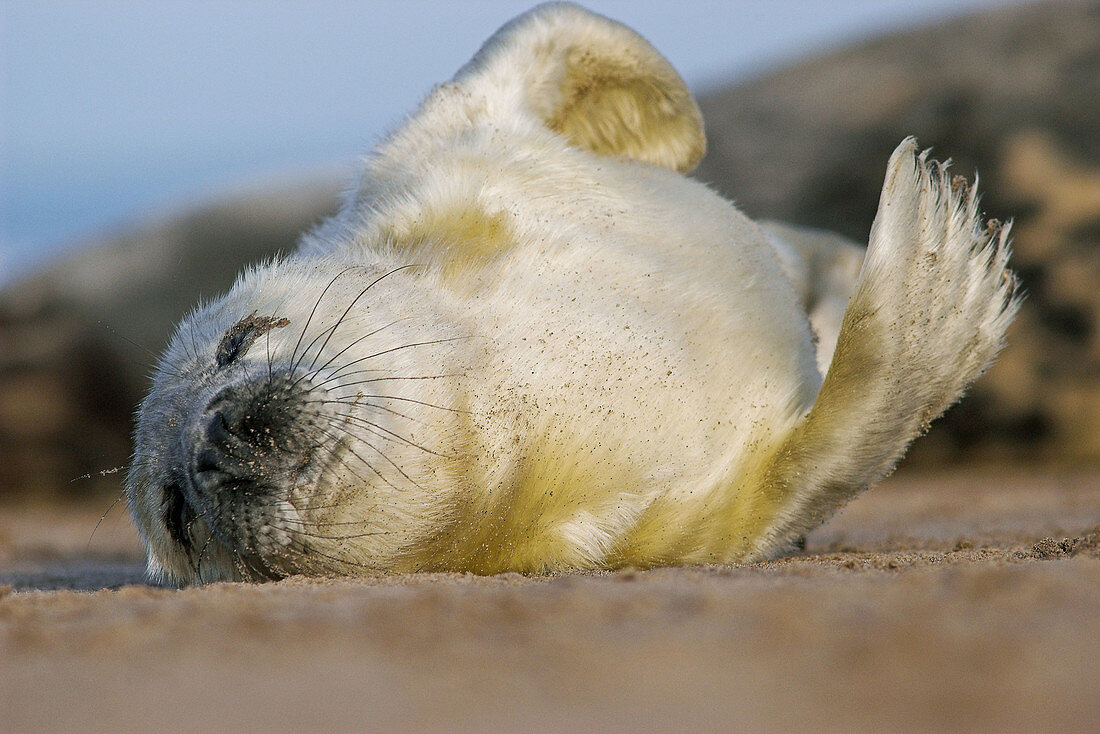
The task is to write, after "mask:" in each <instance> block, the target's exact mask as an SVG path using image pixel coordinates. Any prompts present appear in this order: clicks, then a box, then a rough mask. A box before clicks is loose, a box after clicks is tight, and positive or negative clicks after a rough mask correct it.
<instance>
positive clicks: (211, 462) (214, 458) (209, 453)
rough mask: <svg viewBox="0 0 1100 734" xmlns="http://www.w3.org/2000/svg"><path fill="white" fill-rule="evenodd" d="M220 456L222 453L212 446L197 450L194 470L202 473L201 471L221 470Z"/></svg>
mask: <svg viewBox="0 0 1100 734" xmlns="http://www.w3.org/2000/svg"><path fill="white" fill-rule="evenodd" d="M222 458H223V457H222V455H221V454H220V453H218V452H217V451H215V450H214V449H212V448H205V449H203V450H201V451H199V454H198V456H196V457H195V472H196V473H198V474H202V473H203V472H210V471H221V470H222Z"/></svg>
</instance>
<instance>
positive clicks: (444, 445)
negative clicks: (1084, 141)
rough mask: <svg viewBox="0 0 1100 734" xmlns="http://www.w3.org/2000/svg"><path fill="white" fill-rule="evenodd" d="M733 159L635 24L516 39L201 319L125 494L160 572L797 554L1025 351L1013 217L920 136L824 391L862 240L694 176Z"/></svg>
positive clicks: (523, 26) (886, 191) (885, 208)
mask: <svg viewBox="0 0 1100 734" xmlns="http://www.w3.org/2000/svg"><path fill="white" fill-rule="evenodd" d="M703 152H704V138H703V128H702V120H701V118H700V114H699V110H698V108H697V107H696V104H695V102H694V100H693V99H692V97H691V94H690V93H689V92H688V90H687V87H686V86H685V85H684V83H683V81H682V80H681V78H680V77H679V76H678V75H677V73H676V72H675V71H674V70H673V69H672V67H671V66H670V65H669V64H668V62H667V61H666V60H665V59H664V58H663V57H661V56H660V54H658V53H657V52H656V51H655V50H654V49H653V47H652V46H650V45H649V44H648V43H647V42H646V41H645V40H644V39H642V38H641V37H640V36H638V35H637V34H636V33H634V32H633V31H631V30H629V29H628V28H626V27H624V26H622V25H620V24H618V23H615V22H613V21H611V20H608V19H606V18H603V17H601V16H598V15H594V14H592V13H589V12H587V11H585V10H583V9H581V8H579V7H576V6H574V5H569V4H550V5H543V6H540V7H537V8H536V9H534V10H532V11H531V12H528V13H527V14H525V15H522V16H520V17H518V18H516V19H515V20H513V21H511V22H510V23H508V24H507V25H505V26H504V27H503V28H501V29H500V31H498V32H497V33H496V34H495V35H494V36H493V37H492V38H490V39H489V41H488V42H487V43H486V44H485V45H484V46H483V47H482V49H481V50H480V51H479V52H478V53H477V54H476V55H475V56H474V57H473V59H472V60H471V61H470V62H469V63H468V64H467V65H466V66H464V67H463V68H462V69H460V70H459V71H458V73H457V74H456V75H455V77H454V78H453V79H452V80H451V81H449V82H446V83H444V84H441V85H439V86H438V87H437V88H436V89H435V90H433V91H432V92H431V93H430V94H429V95H428V97H427V98H426V99H425V101H424V102H423V103H422V104H421V106H420V107H419V109H418V110H417V111H416V112H415V113H414V114H413V115H412V116H411V117H410V118H409V119H408V120H407V121H406V122H405V123H404V124H403V125H401V126H400V127H399V128H398V129H397V130H396V131H394V132H393V133H392V134H391V135H390V136H389V137H388V138H387V139H386V140H385V141H384V142H382V143H381V144H380V145H379V146H378V147H377V149H376V150H375V151H374V152H373V153H372V154H370V156H369V157H368V158H367V159H366V162H365V170H364V172H363V174H362V178H361V180H360V181H359V182H358V184H357V186H355V187H354V188H353V189H352V190H351V191H350V192H349V193H348V195H347V197H346V199H345V201H344V202H343V205H342V207H341V210H340V212H339V213H338V214H337V215H336V216H335V217H334V218H333V219H331V220H330V221H328V222H326V223H325V224H323V225H322V226H320V227H319V228H318V229H317V230H316V231H314V232H312V233H309V234H307V235H305V236H304V238H303V240H302V242H301V246H300V248H299V250H298V251H297V252H296V253H295V254H293V255H290V256H288V257H285V258H281V259H278V260H276V261H274V262H268V263H264V264H261V265H258V266H255V267H253V268H251V269H249V270H247V271H246V272H245V273H243V274H242V275H241V276H240V278H239V279H238V281H237V282H236V284H235V285H234V286H233V287H232V289H231V290H230V291H229V293H228V294H226V295H225V296H223V297H221V298H217V299H215V300H214V301H212V302H210V303H206V304H204V305H201V306H199V307H198V308H196V309H195V310H194V311H193V312H192V313H191V314H190V315H189V316H187V317H186V318H185V319H184V320H183V322H182V323H181V324H180V326H179V327H178V329H177V330H176V332H175V334H174V336H173V338H172V340H171V342H170V344H169V346H168V348H167V350H166V352H165V354H164V355H163V358H162V359H161V361H160V363H159V365H158V367H157V369H156V372H155V375H154V379H153V384H152V389H151V391H150V393H149V395H148V397H146V399H145V400H144V401H143V402H142V404H141V406H140V409H139V413H138V418H137V427H136V431H135V451H134V460H133V463H132V466H131V468H130V470H129V473H128V476H127V480H126V492H127V499H128V504H129V507H130V511H131V513H132V515H133V519H134V521H135V523H136V525H137V527H138V530H139V532H140V534H141V537H142V540H143V542H144V544H145V548H146V550H147V555H148V569H149V573H150V575H151V576H152V577H154V578H157V579H164V580H169V581H172V582H176V583H202V582H208V581H215V580H233V579H236V580H241V579H244V580H260V579H274V578H280V577H283V576H286V575H290V574H311V575H355V574H375V573H380V572H409V571H417V570H437V571H438V570H452V571H466V572H474V573H483V574H487V573H496V572H501V571H508V570H511V571H519V572H524V573H544V572H555V571H566V570H573V569H600V568H614V567H618V566H624V565H634V566H640V567H649V566H655V565H660V564H702V563H728V562H739V561H750V560H755V559H765V558H771V557H774V556H776V555H779V554H781V553H783V552H785V551H787V550H789V549H790V548H791V547H793V546H794V545H795V544H796V543H797V542H798V539H799V538H801V537H803V536H804V534H805V533H806V532H807V531H809V530H810V529H812V528H813V527H815V526H817V525H818V524H820V523H821V522H823V521H824V520H825V519H826V518H828V517H829V516H830V514H832V513H833V512H834V511H835V510H836V509H837V508H838V507H840V506H841V505H842V504H843V503H844V502H845V501H846V500H848V499H850V498H851V497H853V496H854V495H856V494H857V493H858V492H860V491H862V490H863V489H865V488H866V487H868V486H869V485H870V484H872V483H874V482H875V481H877V480H878V479H880V478H881V477H883V476H884V475H885V474H886V473H887V472H889V471H890V470H891V469H892V468H893V467H894V465H895V464H896V462H897V461H898V460H899V458H900V457H901V456H902V454H903V452H904V451H905V449H906V447H907V446H908V445H909V443H910V442H911V441H912V440H913V439H914V438H915V437H916V436H917V435H918V434H920V433H921V432H922V431H924V430H925V429H926V428H927V426H928V424H929V422H930V421H931V420H933V419H934V418H935V417H937V416H938V415H940V413H942V412H943V410H944V409H946V408H947V407H948V406H949V405H950V404H951V403H953V402H954V401H955V400H957V399H958V398H959V397H960V396H961V395H962V393H963V391H964V389H965V388H966V387H967V385H968V384H969V383H970V382H971V381H972V380H974V379H975V378H976V377H977V376H978V375H979V374H981V372H982V371H983V370H984V369H985V368H986V366H988V365H989V363H990V362H991V360H992V359H993V358H994V356H995V355H996V353H997V352H998V350H999V349H1000V348H1001V346H1002V341H1003V335H1004V332H1005V329H1006V328H1007V327H1008V325H1009V322H1010V321H1011V320H1012V317H1013V314H1014V313H1015V311H1016V306H1017V299H1016V296H1015V295H1014V293H1015V280H1014V278H1013V276H1012V275H1011V273H1010V272H1009V271H1008V270H1007V269H1006V264H1007V258H1008V254H1009V243H1008V238H1007V237H1008V228H1007V227H1003V226H1000V225H999V224H997V223H996V222H992V223H990V224H989V225H984V224H983V222H982V220H981V217H980V214H979V212H978V208H977V206H978V205H977V197H976V195H975V192H974V190H973V189H972V188H971V187H970V186H968V185H967V184H966V183H965V182H964V181H962V180H961V179H949V178H948V176H947V174H946V172H945V167H944V166H942V165H940V164H938V163H936V162H935V161H933V160H931V159H929V157H928V155H927V153H919V152H918V149H917V146H916V143H915V142H914V141H913V140H912V139H907V140H905V141H903V142H902V143H901V144H900V145H899V146H898V148H897V150H896V151H895V152H894V154H893V155H892V156H891V158H890V160H889V162H888V163H887V166H886V178H885V183H884V186H883V190H882V197H881V201H880V205H879V210H878V214H877V217H876V219H875V222H874V225H873V227H872V230H871V234H870V239H869V246H868V249H867V254H866V257H865V259H864V260H863V262H862V265H861V266H860V269H859V271H858V275H857V276H856V277H855V282H854V285H853V286H852V292H851V298H850V301H848V302H847V306H846V309H845V310H844V312H843V316H842V319H841V320H840V324H839V326H834V327H829V323H831V322H832V321H836V320H837V318H835V317H827V318H822V319H819V328H820V329H822V330H829V329H830V328H832V330H833V332H835V333H830V334H827V335H825V337H824V338H823V339H822V340H821V341H822V343H823V344H832V343H835V345H836V346H835V350H833V352H832V354H831V355H828V354H823V355H822V356H823V357H825V359H824V360H823V361H822V363H823V364H828V369H827V371H825V372H824V375H822V371H821V370H819V368H818V365H817V361H816V360H817V355H816V354H815V344H814V335H813V333H812V330H811V322H810V319H809V318H808V316H807V310H806V304H805V303H804V302H803V300H805V297H806V296H805V294H807V293H810V292H813V291H814V290H815V289H814V287H813V285H814V284H813V283H811V282H808V280H813V279H814V278H815V277H816V276H815V275H814V272H816V271H815V270H814V268H813V267H810V266H809V265H808V264H807V263H808V262H809V261H810V260H812V259H814V257H816V256H814V253H815V252H816V251H817V250H821V251H822V253H823V254H822V257H821V258H818V259H820V260H821V261H822V262H825V263H829V262H834V261H837V260H838V258H837V257H836V256H835V254H834V251H833V250H831V249H830V248H832V247H833V245H831V244H828V238H822V237H813V236H810V237H806V238H802V240H801V241H800V242H795V241H794V240H799V239H800V238H799V237H797V236H794V235H792V233H791V231H789V230H784V229H783V228H782V227H775V226H770V227H769V228H768V230H767V231H766V230H765V229H764V228H762V227H761V226H760V225H758V224H756V223H754V222H753V221H751V220H749V219H748V218H746V217H745V216H744V215H743V214H742V213H740V212H739V211H738V210H737V209H736V208H735V207H734V206H733V205H731V204H730V203H729V202H727V201H725V200H723V199H721V198H720V197H719V196H717V195H716V194H715V193H713V192H712V191H710V190H709V189H708V188H707V187H705V186H704V185H702V184H700V183H698V182H696V181H693V180H691V179H689V178H687V177H686V176H685V175H684V174H685V173H687V172H689V171H690V170H691V169H692V168H693V167H694V166H695V164H696V163H697V162H698V161H699V159H700V158H701V157H702V155H703ZM815 242H816V243H817V244H814V243H815ZM843 259H844V258H843V257H841V258H839V260H843ZM841 269H842V270H843V268H841ZM819 270H820V269H819ZM828 270H829V268H828V267H827V268H826V271H828ZM841 280H843V278H842V279H841ZM838 287H840V288H844V287H846V286H843V285H842V286H838ZM833 290H836V289H835V288H834V289H833ZM800 293H801V294H802V296H803V300H800ZM825 296H827V297H828V298H826V299H825V300H829V299H830V298H831V300H832V301H833V302H835V301H836V298H837V295H836V293H832V294H830V293H826V294H825ZM844 297H846V294H845V296H844ZM844 297H842V301H841V302H844ZM830 310H831V311H835V310H836V307H835V306H833V307H830V309H826V311H830ZM826 349H827V348H826Z"/></svg>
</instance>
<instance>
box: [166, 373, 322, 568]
mask: <svg viewBox="0 0 1100 734" xmlns="http://www.w3.org/2000/svg"><path fill="white" fill-rule="evenodd" d="M323 400H324V391H322V390H319V389H317V388H315V387H314V386H313V385H312V384H311V383H310V382H309V381H308V380H307V379H305V378H303V377H294V376H293V375H291V374H290V373H286V372H283V373H275V374H268V373H266V372H264V373H263V374H262V375H259V376H251V377H247V378H245V379H242V380H237V381H235V382H233V383H231V384H229V385H227V386H225V387H223V388H222V389H220V390H219V391H218V392H217V393H216V394H215V395H214V397H213V398H212V399H211V400H210V401H209V403H208V404H207V405H206V407H205V409H204V410H203V411H202V412H201V413H200V414H199V416H198V419H197V421H196V423H195V424H194V426H193V429H192V436H191V450H190V458H189V463H188V469H187V478H186V481H184V482H180V483H179V484H178V485H176V486H169V487H168V488H166V492H174V495H173V496H172V497H171V498H168V501H167V507H168V510H167V513H166V525H167V527H168V530H169V533H170V534H171V535H172V536H173V538H174V539H176V540H177V541H178V542H180V543H181V546H183V548H184V549H185V550H188V548H189V546H190V545H191V543H190V539H189V538H187V537H186V533H185V532H184V531H183V527H184V522H185V519H186V517H187V516H188V515H189V514H194V515H197V516H199V517H201V518H202V519H203V520H204V521H205V523H206V525H207V526H208V527H209V529H210V532H211V533H212V534H213V536H214V538H216V539H217V540H218V541H220V543H221V544H222V545H223V546H224V547H225V548H227V549H228V550H229V551H230V552H231V553H232V555H233V556H234V558H235V560H236V562H237V565H238V567H239V570H240V571H241V573H242V574H243V575H245V576H246V577H250V578H279V577H282V576H285V575H287V574H288V573H293V572H294V566H295V564H294V562H293V561H294V558H295V557H297V556H300V555H302V554H303V553H305V552H307V550H308V549H307V547H306V544H305V543H304V541H303V537H304V536H303V534H302V533H301V532H300V531H299V532H296V531H297V530H298V529H299V528H300V527H301V526H302V525H303V522H302V519H301V518H300V516H299V513H298V508H297V507H296V503H303V502H305V503H308V502H309V500H310V495H311V488H313V487H315V486H316V485H317V483H318V480H319V477H320V475H321V474H322V469H323V464H324V463H325V462H324V460H323V459H324V457H326V456H329V455H331V453H332V452H331V449H326V447H325V446H326V445H325V442H324V441H323V440H321V439H319V438H318V437H319V436H324V435H325V433H326V432H327V431H328V429H327V428H326V420H325V412H324V411H323V410H322V409H321V408H322V407H323V405H322V403H323Z"/></svg>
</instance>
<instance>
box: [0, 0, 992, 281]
mask: <svg viewBox="0 0 1100 734" xmlns="http://www.w3.org/2000/svg"><path fill="white" fill-rule="evenodd" d="M1004 1H1005V0H1000V1H998V0H832V2H810V1H808V0H771V1H770V2H763V1H748V0H744V1H741V2H736V1H729V0H725V1H717V0H692V1H683V0H681V1H679V2H676V1H672V0H592V1H590V2H586V3H583V4H585V5H586V6H587V7H589V8H591V9H593V10H596V11H597V12H601V13H603V14H605V15H608V16H610V17H613V18H616V19H617V20H620V21H622V22H625V23H626V24H627V25H630V26H631V27H633V28H634V29H635V30H638V31H639V32H640V33H641V34H642V35H644V36H646V37H647V38H648V39H649V40H650V41H651V42H652V43H653V44H654V45H655V46H656V47H657V48H658V49H659V50H660V51H662V52H663V53H664V54H665V55H666V56H667V57H668V58H669V59H670V60H671V61H672V63H673V65H674V66H676V67H677V69H679V70H680V72H681V74H682V75H683V76H684V78H685V79H687V81H688V83H689V84H690V85H691V86H692V87H693V88H694V89H695V90H696V91H705V90H706V89H707V88H708V87H711V86H713V85H715V84H718V83H721V82H725V81H729V80H732V79H735V78H746V77H748V76H750V75H752V74H753V73H758V72H760V71H763V70H766V69H768V68H771V67H774V66H776V65H779V64H781V63H782V62H784V61H787V60H792V59H796V58H799V57H801V56H805V55H811V54H813V53H816V52H819V51H821V50H824V49H827V48H830V47H832V46H837V45H842V44H844V43H846V42H851V41H853V40H857V39H860V38H864V37H867V36H869V35H875V34H879V33H882V32H886V31H889V30H892V29H897V28H904V27H907V26H912V25H915V24H919V23H924V22H929V21H931V20H934V19H936V18H941V17H945V16H948V15H951V14H957V13H960V12H967V11H968V10H973V9H975V8H980V7H986V6H990V5H998V4H1003V2H1004ZM530 5H531V3H527V2H511V1H506V0H464V1H461V2H456V1H452V2H441V1H432V0H400V1H398V0H393V1H390V2H384V1H378V2H347V1H344V2H334V1H316V0H315V1H312V2H305V1H301V0H298V1H292V0H282V1H276V2H252V1H245V0H237V1H234V2H197V1H188V2H185V1H181V0H173V1H168V0H144V1H143V2H120V1H119V2H107V1H103V2H92V1H88V0H86V1H83V2H75V1H73V0H69V1H66V2H60V1H55V0H33V1H20V0H6V1H4V2H0V281H4V280H7V279H8V278H10V277H11V276H12V275H14V274H16V273H18V272H20V271H25V270H26V269H27V268H29V267H31V266H32V265H33V264H35V263H38V262H41V261H42V260H43V259H45V258H47V257H49V256H50V255H51V254H54V253H56V252H59V251H61V250H63V249H65V248H68V247H73V246H77V244H78V243H79V241H80V240H81V239H82V238H86V237H88V236H90V235H93V234H95V233H96V232H98V231H100V230H102V229H104V228H106V227H110V226H113V225H117V224H118V223H120V222H125V221H126V220H128V219H132V218H135V217H139V216H142V215H145V214H148V213H151V212H155V211H157V210H161V209H164V208H166V207H174V206H178V205H179V203H180V202H181V201H195V200H200V199H202V198H208V197H212V196H217V195H218V193H219V192H221V193H224V192H226V191H232V190H234V189H239V188H246V187H249V188H256V187H261V186H263V185H264V184H265V182H268V183H270V182H272V181H274V180H286V179H288V178H292V177H293V176H295V175H297V174H300V173H302V172H305V171H310V170H316V169H319V168H322V167H328V168H331V169H337V168H341V167H342V168H344V169H346V170H347V171H348V172H349V174H350V172H351V171H352V170H353V165H354V161H355V157H356V156H357V155H358V154H359V153H361V152H363V151H365V150H367V149H368V148H369V147H370V145H371V144H372V142H373V141H374V140H376V139H377V137H378V136H379V135H380V134H382V133H383V132H384V131H385V130H386V129H388V128H389V127H391V126H392V125H394V124H396V123H397V122H399V121H400V119H401V117H402V115H403V114H404V113H405V112H407V111H409V110H410V109H411V108H412V107H413V106H414V105H415V104H416V103H417V101H418V100H419V99H420V98H421V97H422V96H423V95H424V94H425V93H426V92H427V91H428V89H429V88H430V87H431V85H432V84H434V83H436V82H439V81H443V80H444V79H447V78H449V77H450V76H451V74H453V73H454V71H455V70H456V69H457V68H458V67H459V66H460V65H461V64H462V63H464V62H465V61H466V60H467V59H468V58H469V57H470V56H471V55H472V54H473V53H474V51H476V50H477V48H478V46H479V45H480V44H481V42H482V41H484V40H485V39H486V38H487V37H488V36H489V35H490V34H491V33H492V32H493V31H494V30H496V28H497V27H498V26H499V25H501V24H502V23H503V22H505V21H506V20H508V19H509V18H510V17H512V16H514V15H516V14H518V13H520V12H522V11H523V10H525V9H526V8H528V7H530Z"/></svg>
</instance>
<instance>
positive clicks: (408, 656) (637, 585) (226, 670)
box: [0, 470, 1100, 732]
mask: <svg viewBox="0 0 1100 734" xmlns="http://www.w3.org/2000/svg"><path fill="white" fill-rule="evenodd" d="M102 511H103V507H89V508H85V509H67V510H56V509H55V510H46V509H31V508H19V507H7V506H5V507H0V731H5V732H7V731H11V732H16V731H18V732H25V731H67V730H76V729H79V730H81V731H181V732H184V731H187V732H189V731H196V732H197V731H203V732H205V731H260V730H266V731H322V730H324V731H368V732H374V731H460V732H472V731H479V732H480V731H623V732H627V731H631V732H633V731H660V732H664V731H668V732H678V731H693V730H710V731H746V730H751V731H763V730H779V729H785V728H792V729H795V730H815V731H851V730H864V731H868V730H874V731H928V730H934V731H963V730H965V731H1059V730H1062V731H1089V730H1092V731H1096V730H1100V527H1098V525H1100V473H1098V472H1077V473H1057V472H1049V471H1048V472H1043V473H1037V472H1025V471H1014V472H1010V471H1007V470H1004V471H1000V472H991V471H982V472H969V473H965V474H962V475H953V476H941V477H927V476H924V477H896V478H892V479H890V480H887V481H886V482H884V483H883V484H882V485H881V486H879V487H877V488H876V489H875V490H873V491H872V492H869V493H867V494H865V495H864V496H862V497H860V498H859V499H858V500H856V501H855V502H854V503H852V504H851V505H849V506H848V507H847V508H846V509H845V510H844V511H843V512H842V513H841V514H840V515H838V516H837V517H836V518H834V519H833V520H832V521H830V522H829V523H827V524H826V525H825V526H823V527H822V528H820V529H819V530H817V531H815V532H814V533H813V534H812V535H811V536H810V538H809V539H808V542H807V547H806V550H805V552H804V553H801V554H799V555H796V556H793V557H790V558H784V559H781V560H779V561H774V562H770V563H762V564H752V565H744V566H723V567H701V568H673V569H655V570H650V571H638V570H634V569H627V570H623V571H618V572H615V573H602V574H581V575H564V576H556V577H552V578H525V577H522V576H518V575H513V574H506V575H503V576H497V577H489V578H480V577H472V576H461V575H418V576H397V577H386V578H375V579H367V580H358V581H344V580H339V581H338V580H322V581H311V580H305V579H290V580H287V581H283V582H279V583H274V584H264V585H248V584H215V585H211V586H207V587H202V588H189V589H182V590H177V589H167V588H157V587H152V586H148V585H145V584H143V583H142V575H141V571H142V566H141V555H140V550H139V548H138V545H137V541H136V538H135V537H134V534H133V531H132V530H131V529H130V527H129V524H128V519H127V518H126V516H125V512H124V510H123V508H122V507H121V506H119V507H116V508H115V509H114V510H113V511H112V512H111V514H109V515H108V517H107V519H106V520H104V521H103V523H102V524H101V526H100V527H99V528H98V530H96V532H95V534H94V536H91V532H92V528H93V527H94V526H95V524H96V521H97V520H98V518H99V516H100V515H101V514H102ZM89 536H91V538H90V540H89Z"/></svg>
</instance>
